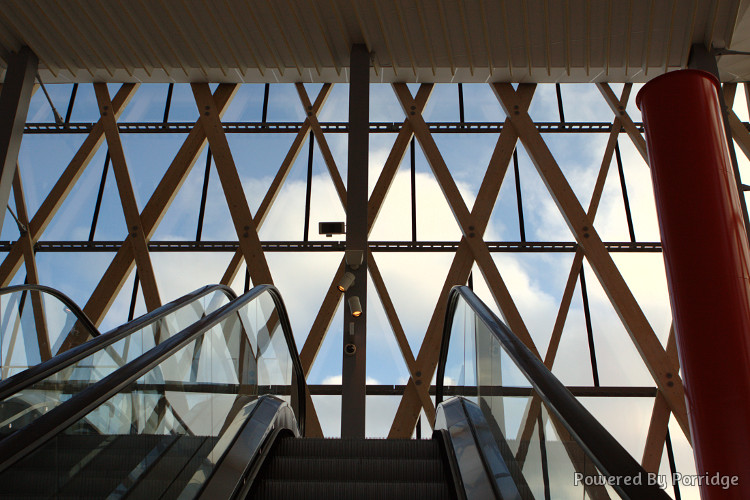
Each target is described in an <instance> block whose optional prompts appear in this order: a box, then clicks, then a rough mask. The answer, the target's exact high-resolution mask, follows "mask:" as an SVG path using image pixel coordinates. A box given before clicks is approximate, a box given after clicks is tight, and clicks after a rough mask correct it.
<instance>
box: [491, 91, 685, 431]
mask: <svg viewBox="0 0 750 500" xmlns="http://www.w3.org/2000/svg"><path fill="white" fill-rule="evenodd" d="M493 89H494V90H495V94H496V95H497V97H498V100H499V101H500V103H501V105H502V106H503V108H504V109H505V112H506V113H507V114H508V116H510V118H511V123H512V125H513V127H514V128H515V129H516V130H517V132H518V135H519V137H520V139H521V141H522V142H523V144H524V147H525V148H526V151H527V152H528V153H529V156H530V157H531V159H532V161H533V163H534V165H535V166H536V168H537V171H538V172H539V175H540V176H541V177H542V180H543V181H544V183H545V185H546V186H547V189H548V191H549V192H550V194H551V195H552V198H553V200H554V201H555V203H556V204H557V206H558V208H559V209H560V212H561V214H562V215H563V217H564V219H565V221H566V222H567V223H568V226H569V228H570V230H571V232H572V233H573V235H574V237H575V238H576V241H577V242H578V244H579V245H580V246H581V248H582V249H583V251H584V254H585V255H586V258H587V259H588V261H589V263H590V264H591V267H592V269H593V270H594V273H595V274H596V275H597V277H598V278H599V281H600V283H601V284H602V288H603V289H604V291H605V293H606V294H607V296H608V297H609V299H610V302H611V303H612V305H613V306H614V308H615V311H617V313H618V315H619V316H620V319H621V320H622V322H623V324H624V325H625V328H626V330H627V331H628V333H629V334H630V337H631V339H632V340H633V343H634V344H635V346H636V348H637V349H638V352H639V353H640V355H641V357H642V359H643V361H644V363H645V364H646V367H647V368H648V369H649V372H650V373H651V376H652V377H653V378H654V380H655V381H656V384H657V386H658V387H659V389H660V390H661V391H662V392H663V393H664V395H665V397H666V399H667V401H668V402H669V406H670V408H671V409H672V412H673V413H674V415H675V417H676V419H677V421H678V422H679V423H680V427H681V428H682V430H683V432H684V433H685V435H689V433H690V430H689V424H688V419H687V409H686V407H685V395H684V388H683V385H682V380H681V379H680V377H679V375H678V371H677V367H676V366H674V365H673V364H672V363H671V361H670V360H669V358H668V357H667V355H666V352H665V351H664V348H663V347H662V345H661V343H660V342H659V339H658V338H657V337H656V334H655V333H654V331H653V329H652V328H651V325H650V324H649V322H648V320H647V319H646V316H645V315H644V314H643V311H642V310H641V308H640V306H639V305H638V302H637V301H636V300H635V297H634V296H633V293H632V292H631V291H630V288H628V285H627V283H626V282H625V280H624V279H623V277H622V275H621V274H620V271H619V270H618V269H617V266H616V265H615V263H614V261H613V260H612V257H611V256H610V255H609V253H608V252H607V249H606V248H605V247H604V244H603V243H602V241H601V238H599V235H598V234H597V232H596V230H595V229H594V227H593V223H592V221H591V219H590V218H589V216H588V215H587V214H586V212H584V210H583V208H582V207H581V204H580V202H579V201H578V198H577V197H576V195H575V193H574V192H573V190H572V189H571V187H570V184H568V181H567V179H566V178H565V176H564V175H563V173H562V171H561V170H560V167H559V165H558V164H557V162H556V161H555V159H554V157H553V156H552V153H551V152H550V150H549V148H548V147H547V145H546V143H545V142H544V139H542V136H541V134H540V133H539V131H538V130H537V129H536V127H535V125H534V122H533V121H532V120H531V117H529V115H528V113H527V112H526V111H522V110H521V109H520V102H519V99H518V96H517V95H516V93H515V91H514V90H513V87H512V86H511V85H510V84H506V83H496V84H493Z"/></svg>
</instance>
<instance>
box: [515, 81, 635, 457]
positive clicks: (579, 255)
mask: <svg viewBox="0 0 750 500" xmlns="http://www.w3.org/2000/svg"><path fill="white" fill-rule="evenodd" d="M631 88H632V84H626V85H625V87H624V88H623V91H622V96H621V97H620V103H621V104H622V105H623V106H625V105H626V104H627V101H628V97H629V96H630V90H631ZM620 129H621V127H620V120H619V119H618V118H615V119H614V121H613V123H612V130H611V131H610V133H609V140H608V141H607V146H606V148H605V149H604V157H603V158H602V163H601V166H600V168H599V174H598V175H597V177H596V182H595V183H594V191H593V192H592V193H591V201H590V202H589V210H588V215H589V217H591V220H594V218H595V217H596V211H597V209H598V208H599V202H600V200H601V197H602V193H603V192H604V183H605V182H606V180H607V174H608V173H609V166H610V164H611V163H612V156H613V154H614V151H615V146H616V145H617V139H618V137H619V136H620ZM582 266H583V252H582V251H581V249H580V248H578V249H576V252H575V255H574V256H573V263H572V265H571V266H570V273H569V274H568V280H567V282H566V283H565V288H564V290H563V294H562V298H561V299H560V307H559V309H558V311H557V316H556V318H555V325H554V327H553V328H552V335H551V336H550V340H549V344H548V345H547V353H546V354H545V356H544V365H545V366H546V367H547V369H549V370H552V365H553V364H554V362H555V357H556V356H557V349H558V348H559V347H560V340H561V339H562V332H563V328H565V321H566V320H567V318H568V312H569V311H570V304H571V301H572V300H573V293H574V292H575V289H576V284H577V283H578V279H579V275H580V272H581V267H582ZM539 411H540V400H539V397H538V396H536V395H534V397H532V398H531V400H530V401H529V403H528V404H527V405H526V411H525V416H524V420H523V421H524V422H525V423H524V425H522V426H519V430H518V438H517V439H518V440H519V442H521V443H525V442H528V440H529V439H531V436H532V434H533V432H534V426H535V425H536V424H535V422H536V421H537V417H538V415H539ZM520 450H521V448H519V451H520ZM517 459H520V458H519V457H517Z"/></svg>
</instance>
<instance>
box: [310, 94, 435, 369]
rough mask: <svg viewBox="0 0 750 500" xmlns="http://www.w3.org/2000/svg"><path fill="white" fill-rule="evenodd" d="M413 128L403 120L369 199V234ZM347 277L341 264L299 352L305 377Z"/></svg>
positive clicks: (422, 102) (420, 99) (421, 102)
mask: <svg viewBox="0 0 750 500" xmlns="http://www.w3.org/2000/svg"><path fill="white" fill-rule="evenodd" d="M432 88H433V86H432V84H422V85H421V86H420V88H419V91H418V92H417V97H416V99H415V100H414V103H413V104H412V105H413V106H414V107H415V108H416V109H418V110H419V111H420V112H421V111H422V109H424V107H425V106H426V105H427V101H428V99H429V97H430V94H431V92H432ZM412 133H413V132H412V128H411V125H409V121H408V120H404V123H403V124H402V126H401V130H400V131H399V133H398V136H397V137H396V140H395V142H394V143H393V147H392V148H391V152H390V153H389V155H388V159H387V160H386V162H385V166H384V167H383V170H382V171H381V172H380V176H379V177H378V181H377V183H376V184H375V188H373V191H372V194H371V195H370V199H369V201H368V202H367V224H368V234H369V232H370V231H372V228H373V226H374V224H375V220H376V219H377V216H378V213H379V212H380V208H381V207H382V206H383V201H384V200H385V196H386V195H387V194H388V190H389V189H390V187H391V185H392V183H393V179H395V177H396V172H397V171H398V167H399V165H400V164H401V160H402V159H403V157H404V154H406V148H407V147H408V146H409V141H411V137H412ZM343 275H344V262H343V260H342V263H341V265H340V266H339V268H338V270H337V271H336V273H335V275H334V276H333V280H332V281H331V284H330V286H329V287H328V291H327V292H326V295H325V297H324V298H323V304H322V305H321V306H320V309H319V311H318V314H317V316H316V317H315V321H314V322H313V325H312V327H311V328H310V332H309V334H308V335H307V338H306V339H305V344H304V346H303V348H302V351H301V352H300V359H301V360H302V367H303V369H304V370H305V374H308V373H309V371H310V369H311V368H312V364H313V363H314V361H315V358H316V357H317V355H318V351H319V350H320V347H321V346H322V345H323V340H324V339H325V336H326V334H327V332H328V328H329V327H330V326H331V322H332V321H333V315H334V314H335V313H336V310H337V309H338V305H339V303H340V302H341V292H339V290H338V289H337V288H336V285H337V284H338V282H339V281H340V280H341V277H342V276H343Z"/></svg>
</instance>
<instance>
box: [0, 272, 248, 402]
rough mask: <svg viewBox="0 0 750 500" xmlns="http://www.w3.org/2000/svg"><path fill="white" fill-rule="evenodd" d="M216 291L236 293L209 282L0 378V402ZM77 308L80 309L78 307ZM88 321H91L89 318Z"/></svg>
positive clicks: (233, 295) (232, 294) (231, 295)
mask: <svg viewBox="0 0 750 500" xmlns="http://www.w3.org/2000/svg"><path fill="white" fill-rule="evenodd" d="M22 286H29V285H22ZM33 286H38V285H33ZM11 288H12V287H11ZM43 288H48V287H43ZM3 290H9V289H8V288H5V289H3ZM48 290H53V289H52V288H48ZM216 291H221V292H224V293H225V294H226V296H227V297H228V298H229V300H234V299H236V298H237V295H236V294H235V293H234V291H233V290H232V289H231V288H229V287H228V286H226V285H208V286H204V287H203V288H199V289H198V290H195V291H194V292H191V293H189V294H187V295H184V296H182V297H180V298H178V299H175V300H173V301H172V302H169V303H168V304H164V305H163V306H161V307H158V308H156V309H154V310H153V311H151V312H149V313H146V314H144V315H143V316H140V317H138V318H136V319H134V320H133V321H130V322H128V323H125V324H124V325H121V326H119V327H117V328H115V329H113V330H110V331H109V332H107V333H103V334H99V332H98V331H97V336H96V337H95V338H94V339H92V340H89V341H88V342H86V343H84V344H81V345H79V346H76V347H74V348H72V349H68V350H67V351H65V352H63V353H60V354H58V355H57V356H55V357H53V358H51V359H48V360H47V361H44V362H43V363H40V364H38V365H35V366H32V367H29V368H27V369H26V370H24V371H22V372H21V373H17V374H16V375H13V376H12V377H8V378H7V379H5V380H3V381H1V382H0V401H2V400H4V399H6V398H8V397H10V396H12V395H13V394H15V393H17V392H18V391H21V390H23V389H25V388H27V387H29V386H30V385H32V384H34V383H36V382H38V381H40V380H43V379H45V378H47V377H49V376H50V375H52V374H53V373H56V372H58V371H60V370H62V369H64V368H65V367H67V366H70V365H71V364H73V363H75V362H77V361H79V360H81V359H83V358H85V357H87V356H90V355H91V354H93V353H94V352H96V351H99V350H101V349H104V348H105V347H107V346H109V345H112V344H114V343H115V342H117V341H119V340H121V339H123V338H125V337H127V336H128V335H130V334H131V333H133V332H136V331H138V330H140V329H142V328H144V327H146V326H148V325H149V324H151V323H154V322H156V321H158V320H160V319H162V318H164V317H165V316H167V315H169V314H171V313H173V312H174V311H175V310H176V309H179V308H180V307H183V306H184V305H185V304H186V303H189V302H192V301H194V300H196V299H199V298H200V297H203V296H205V295H208V294H210V293H213V292H216ZM0 293H2V291H0ZM57 293H60V292H57ZM60 295H62V294H60ZM63 296H64V295H63ZM55 297H58V295H55ZM68 300H70V299H68ZM71 303H72V301H71ZM66 304H67V302H66ZM75 307H76V309H78V306H75ZM78 310H79V311H80V309H78ZM81 314H82V315H83V317H86V316H85V314H83V311H81ZM86 320H87V321H89V320H88V318H86ZM89 323H91V322H90V321H89ZM92 327H93V328H94V330H96V327H94V326H93V324H92Z"/></svg>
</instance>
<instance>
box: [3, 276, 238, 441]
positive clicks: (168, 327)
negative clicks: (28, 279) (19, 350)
mask: <svg viewBox="0 0 750 500" xmlns="http://www.w3.org/2000/svg"><path fill="white" fill-rule="evenodd" d="M0 297H2V296H0ZM228 301H229V297H228V296H227V295H226V293H224V292H223V291H220V290H217V291H213V292H210V293H208V294H206V295H203V296H201V297H198V298H196V299H194V300H191V301H189V302H187V303H186V304H184V305H182V306H181V307H179V308H177V309H176V310H174V311H172V312H170V313H169V314H167V315H166V316H162V317H160V318H158V319H156V320H155V321H153V322H151V323H149V324H147V325H145V326H143V327H141V328H138V329H135V330H134V331H133V332H131V333H129V334H127V335H126V336H125V337H123V338H122V339H120V340H118V341H117V342H114V343H113V344H110V345H109V346H107V347H105V348H103V349H100V350H99V351H96V352H94V353H93V354H91V355H89V356H87V357H85V358H82V359H80V360H78V361H77V362H75V363H72V364H70V365H68V366H66V367H64V368H63V369H61V370H59V371H57V372H55V373H53V374H51V375H50V376H48V377H46V378H44V379H42V380H39V381H37V382H35V383H34V384H32V385H30V386H29V387H26V388H25V389H22V390H21V391H18V392H17V393H15V394H13V395H12V396H10V397H8V398H7V399H5V400H3V401H0V433H5V434H7V433H9V432H13V431H15V430H17V429H19V428H21V427H24V426H26V425H28V424H29V423H31V422H32V421H34V420H35V419H36V418H38V417H39V416H40V415H42V414H44V413H46V412H48V411H50V410H52V409H53V408H55V407H56V406H58V405H59V404H61V403H63V402H65V401H67V400H68V399H70V398H71V397H72V396H74V395H75V394H77V393H78V392H80V391H81V390H83V389H84V388H86V387H87V386H89V385H91V384H93V383H95V382H98V381H99V380H101V379H102V378H104V377H106V376H107V375H109V374H111V373H112V372H114V371H115V370H117V369H118V368H120V367H121V366H123V365H125V364H126V363H128V362H129V361H132V360H134V359H135V358H137V357H138V356H140V355H142V354H144V353H145V352H147V351H148V350H149V349H151V348H153V347H155V346H156V345H158V344H160V343H161V342H163V341H164V340H166V339H168V338H170V337H171V336H173V335H175V334H177V333H179V332H180V331H182V330H184V329H185V328H187V327H188V326H190V325H191V324H193V323H195V322H196V321H198V320H199V319H200V318H202V317H204V316H205V315H207V314H210V313H211V312H213V311H215V310H216V309H218V308H219V307H221V306H223V305H225V304H226V303H227V302H228ZM35 345H37V344H35ZM37 351H38V349H37Z"/></svg>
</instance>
